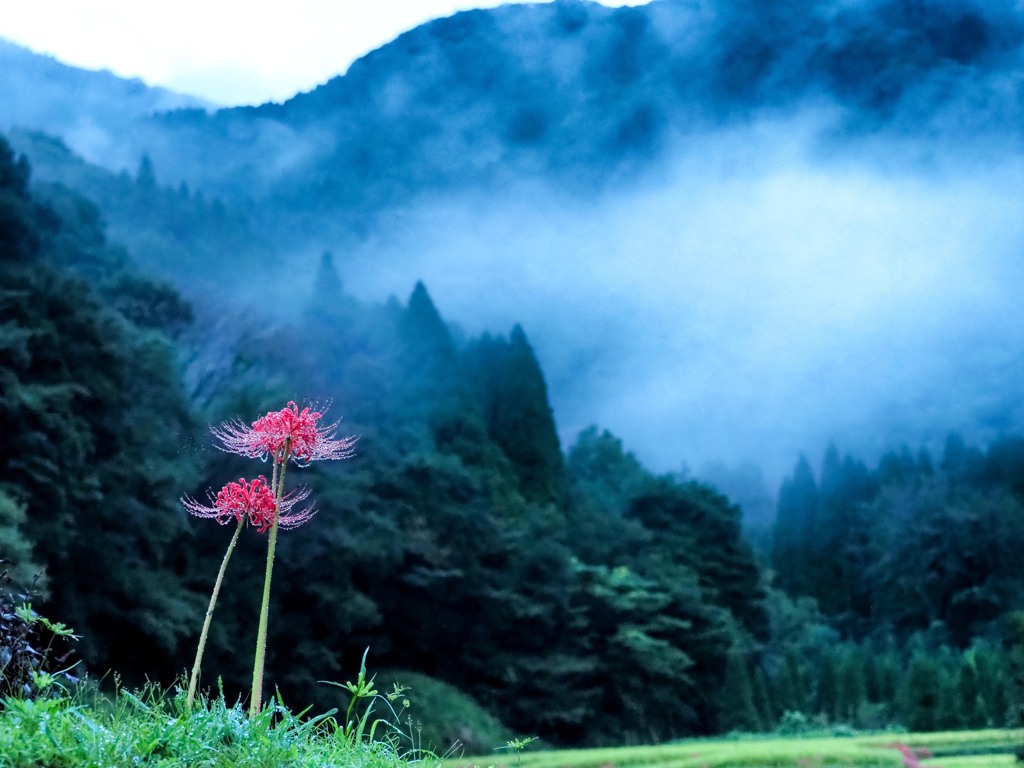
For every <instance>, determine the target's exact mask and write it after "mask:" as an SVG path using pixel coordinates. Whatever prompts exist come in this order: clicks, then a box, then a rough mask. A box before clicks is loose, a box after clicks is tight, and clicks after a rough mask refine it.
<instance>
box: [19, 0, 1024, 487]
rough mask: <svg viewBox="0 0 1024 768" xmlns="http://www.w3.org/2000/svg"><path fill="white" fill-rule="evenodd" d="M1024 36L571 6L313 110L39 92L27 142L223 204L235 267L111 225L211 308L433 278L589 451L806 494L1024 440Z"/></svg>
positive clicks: (390, 58) (944, 10) (962, 26)
mask: <svg viewBox="0 0 1024 768" xmlns="http://www.w3.org/2000/svg"><path fill="white" fill-rule="evenodd" d="M1020 32H1021V19H1020V16H1019V13H1018V12H1017V11H1015V10H1014V9H1013V8H1012V6H1011V5H1009V4H987V5H985V6H980V5H974V4H971V3H966V2H944V3H912V2H902V3H901V2H889V3H874V2H870V3H837V4H832V3H813V2H796V3H789V4H786V5H784V6H779V7H778V8H775V9H773V10H772V11H771V12H766V11H764V9H757V10H755V9H754V7H753V6H749V7H748V6H747V5H746V4H744V3H731V4H730V3H714V4H712V3H693V2H676V1H674V0H657V1H656V2H654V3H652V4H650V5H649V6H645V7H639V8H621V9H616V10H611V9H607V8H603V7H601V6H598V5H596V4H591V3H584V2H563V1H561V0H560V1H559V2H556V3H552V4H549V5H536V6H505V7H501V8H497V9H493V10H488V11H472V12H466V13H460V14H457V15H455V16H453V17H451V18H447V19H440V20H437V21H435V22H431V23H430V24H427V25H424V26H423V27H420V28H417V29H415V30H412V31H411V32H409V33H406V34H404V35H402V36H401V37H399V38H398V39H397V40H395V41H394V42H393V43H391V44H389V45H386V46H384V47H382V48H381V49H379V50H377V51H374V52H372V53H371V54H369V55H368V56H366V57H365V58H364V59H362V60H360V61H358V62H356V63H355V64H353V66H352V67H351V69H350V70H349V72H347V73H346V74H345V75H344V76H341V77H338V78H335V79H334V80H331V81H330V82H328V83H327V84H325V85H323V86H321V87H320V88H318V89H316V90H314V91H312V92H310V93H306V94H299V95H297V96H296V97H295V98H293V99H291V100H289V101H287V102H285V103H283V104H268V105H265V106H262V107H257V108H240V109H224V110H219V111H216V110H212V109H211V110H207V109H202V108H200V109H189V110H184V111H166V110H165V109H163V110H161V111H156V110H157V109H158V107H159V106H160V103H159V102H157V103H154V102H153V100H152V99H151V98H147V94H146V93H142V94H140V95H136V96H135V97H132V98H134V99H135V100H136V101H138V100H139V99H143V98H147V100H146V101H145V105H146V107H145V109H142V108H139V107H131V108H129V107H128V104H129V103H132V98H129V99H125V98H124V96H123V94H121V93H119V92H117V91H116V90H115V91H112V92H111V95H110V96H109V98H110V99H111V100H114V101H116V102H117V103H122V102H123V103H124V104H125V105H126V107H125V108H126V111H125V113H124V114H125V115H126V117H125V118H124V120H127V121H128V122H129V123H130V127H127V128H126V127H124V125H123V124H117V123H114V122H109V118H107V119H108V123H107V125H108V127H107V128H106V131H107V133H106V134H104V132H103V131H104V128H103V125H102V120H103V119H104V118H103V115H107V114H108V113H109V109H108V110H106V111H93V112H90V110H93V109H94V108H93V107H92V106H90V103H91V102H90V103H86V104H83V103H81V102H76V101H75V100H74V97H73V92H74V88H73V87H72V86H71V85H70V84H69V85H68V87H67V90H66V91H61V90H60V89H59V88H58V89H56V90H54V89H53V88H52V86H51V87H50V89H48V90H47V91H45V92H42V91H38V90H36V91H32V90H25V89H24V88H23V89H22V90H18V89H17V88H15V87H14V86H13V85H12V83H14V82H16V81H15V80H14V79H12V78H13V77H14V76H15V75H16V74H17V75H18V77H20V78H21V80H19V81H18V82H26V81H30V80H31V77H30V76H29V75H28V74H24V73H22V74H18V73H19V72H21V70H19V69H18V67H17V66H12V67H11V68H9V69H8V70H7V71H8V73H9V74H8V76H7V77H6V78H4V79H3V80H4V81H5V82H4V83H0V89H4V96H5V99H4V103H5V107H4V108H3V109H0V124H2V125H4V126H5V127H7V128H8V129H13V128H18V129H26V128H28V129H35V130H42V131H44V132H49V133H52V134H54V135H56V136H59V137H60V139H61V140H62V141H63V142H65V144H66V145H67V146H68V147H70V149H71V150H72V151H73V152H74V153H78V154H80V155H81V156H83V157H84V158H86V159H87V160H88V161H89V162H90V163H91V164H92V165H89V166H83V165H81V164H77V165H76V164H75V161H70V160H68V158H67V157H64V158H58V159H56V160H55V159H54V158H53V152H52V150H51V151H50V152H49V153H48V152H46V151H43V147H44V142H41V140H40V138H39V137H38V135H33V138H31V139H30V138H29V137H28V136H27V135H26V134H25V133H24V132H22V133H20V134H19V133H17V132H15V134H14V136H13V139H14V143H15V146H16V147H18V148H19V149H20V150H21V151H25V152H26V153H27V154H28V156H29V158H30V160H32V161H33V163H34V167H35V169H36V176H37V178H39V179H43V180H45V179H47V178H50V179H55V180H60V181H62V182H63V183H66V184H71V185H74V184H75V183H79V184H85V186H86V192H87V194H88V186H89V185H90V184H91V185H92V187H93V190H94V191H95V190H96V189H99V188H104V184H106V185H107V187H109V185H110V184H111V183H112V182H110V181H109V180H108V181H106V182H105V181H103V180H102V179H101V174H102V172H103V170H102V169H106V171H109V172H110V173H113V174H116V173H121V174H122V178H123V174H124V172H125V171H126V170H127V172H128V173H129V174H131V175H132V176H134V174H135V173H136V171H137V168H138V164H139V162H140V159H141V158H142V157H143V156H146V157H148V158H150V159H151V162H152V170H153V173H154V174H155V183H157V184H158V185H160V186H161V187H164V186H165V185H166V187H167V188H168V189H169V190H173V189H179V191H180V190H181V188H182V187H181V185H187V191H186V192H185V193H184V194H185V195H186V196H188V195H192V196H193V197H194V196H195V195H196V194H200V195H202V196H204V201H205V202H204V205H209V203H210V201H215V202H216V205H218V206H221V207H220V211H221V213H220V214H218V215H220V216H221V218H222V219H223V217H224V216H225V215H226V216H227V217H228V218H229V219H231V220H232V221H233V224H232V226H233V227H234V230H233V231H234V234H233V235H232V238H233V240H231V242H232V244H233V245H232V247H231V248H230V249H224V248H221V249H211V254H208V255H204V256H203V257H201V258H196V257H195V254H196V253H198V252H199V250H197V249H201V248H202V247H203V246H202V245H200V246H195V245H194V244H192V245H190V244H189V243H188V236H187V235H182V234H180V233H178V234H174V235H173V237H176V238H177V239H178V240H179V241H182V242H184V246H183V248H184V251H186V252H189V253H191V254H192V258H193V260H194V262H195V263H193V262H191V261H190V257H189V253H182V254H181V255H180V257H179V258H174V259H173V261H172V260H171V259H170V257H169V255H168V254H167V253H166V251H165V252H163V253H161V249H159V248H153V247H152V245H150V248H149V251H150V253H149V254H147V253H146V250H147V247H146V242H145V239H143V241H142V242H140V241H139V238H138V236H137V234H133V233H137V230H138V226H137V224H138V216H135V217H134V218H131V219H130V220H128V219H125V216H126V214H125V209H126V207H127V206H125V205H117V204H111V205H106V206H104V205H101V208H102V210H103V215H104V216H105V217H106V218H107V220H108V221H109V222H110V225H111V229H112V232H113V233H114V234H115V235H117V236H118V237H121V238H122V239H125V240H126V242H129V244H130V245H133V246H134V247H132V248H131V250H132V251H133V256H134V257H135V258H136V259H138V260H139V262H140V263H141V264H142V265H143V266H144V267H146V268H153V269H154V270H155V271H156V272H157V273H160V274H163V275H165V276H167V277H169V278H171V279H173V280H174V282H175V283H176V284H178V285H179V286H181V287H182V288H183V289H184V290H185V293H186V295H188V294H189V292H190V291H193V292H194V291H196V290H198V289H199V287H200V286H202V284H203V282H204V281H207V282H208V285H209V289H212V290H214V291H215V292H216V290H217V288H216V286H217V285H218V284H219V281H223V280H225V279H227V276H228V275H231V276H232V277H231V281H232V286H233V287H232V291H231V295H232V299H233V300H237V301H249V302H253V303H256V304H259V305H261V306H263V307H268V306H273V307H287V306H289V305H290V303H291V302H290V301H289V296H288V295H287V293H291V294H294V293H295V292H296V291H300V290H305V287H306V286H308V285H310V283H311V281H312V280H313V276H314V274H315V270H316V265H317V264H318V263H319V258H320V255H321V254H322V253H323V252H324V251H330V252H331V253H332V254H333V255H334V257H335V261H336V264H337V266H338V269H339V273H340V276H341V279H342V281H343V284H344V286H345V289H346V290H347V291H348V292H350V293H351V294H352V295H354V296H356V297H358V298H360V299H365V300H369V301H383V300H386V299H387V297H388V296H391V295H395V296H399V297H402V296H406V295H408V293H409V292H410V291H411V289H412V286H413V284H414V283H415V282H416V281H417V280H422V281H424V283H425V284H426V285H427V287H428V289H429V290H430V292H431V295H432V296H433V298H434V299H435V301H436V303H437V305H438V308H439V309H440V311H441V313H442V315H443V316H444V318H445V320H446V321H448V322H451V323H454V324H455V325H456V326H458V327H460V328H461V329H463V331H464V332H465V333H468V334H471V335H477V334H480V333H483V332H489V333H506V332H507V331H508V329H510V328H511V327H512V326H513V325H514V324H516V323H520V324H522V326H523V327H524V328H525V329H526V331H527V333H528V335H529V338H530V340H531V343H532V344H533V346H534V347H535V349H536V351H537V354H538V357H539V359H540V361H541V364H542V367H543V370H544V372H545V376H546V379H547V382H548V387H549V391H550V396H551V400H552V405H553V407H554V410H555V416H556V419H557V423H558V425H559V431H560V434H561V436H562V440H563V443H564V444H566V445H570V444H571V443H572V441H573V440H574V438H575V435H576V434H577V433H578V432H579V431H580V430H581V429H583V428H584V427H586V426H587V425H589V424H592V423H597V424H600V425H602V426H604V427H607V428H609V429H610V430H611V431H612V432H614V433H615V434H617V435H619V436H621V437H622V438H623V439H624V441H625V443H626V444H627V446H628V447H629V448H630V450H633V451H635V452H636V454H637V455H638V456H639V457H640V458H641V459H642V460H643V461H644V462H645V463H646V464H648V465H649V466H651V467H652V468H654V469H656V470H658V471H669V470H673V471H674V470H680V469H682V468H683V467H684V466H685V467H688V468H689V470H691V471H698V472H699V471H700V469H701V467H702V466H704V465H705V464H706V463H708V462H716V461H724V462H726V463H727V464H739V463H741V462H742V461H744V460H751V461H753V462H755V463H756V464H758V465H760V466H762V467H763V468H764V470H765V472H766V473H767V475H768V476H769V478H770V482H771V483H772V484H777V481H778V478H779V477H780V476H781V474H783V473H784V472H786V471H788V469H789V468H791V467H792V465H793V463H794V462H795V460H796V457H797V456H798V455H799V453H800V452H802V451H804V452H808V454H809V455H811V456H813V457H817V456H820V455H821V453H822V452H823V450H824V448H825V446H826V444H827V443H828V442H829V441H830V440H831V441H836V442H837V443H839V444H840V445H841V446H843V448H844V449H846V450H850V451H853V452H856V453H860V454H862V455H865V456H868V457H877V456H878V455H879V454H880V453H881V452H882V451H885V450H887V449H889V448H892V447H893V446H895V445H899V444H901V443H905V444H909V445H911V446H914V447H915V448H916V447H918V446H922V445H924V446H928V447H930V448H932V449H935V448H937V447H939V446H940V445H941V442H942V440H943V439H944V437H945V435H946V434H947V433H948V432H950V431H960V432H962V433H963V434H965V435H966V436H968V437H969V438H971V439H975V440H980V441H986V440H989V439H992V438H993V437H995V436H998V435H999V434H1002V433H1005V432H1011V431H1014V430H1016V429H1019V428H1021V426H1022V424H1021V419H1022V414H1021V412H1020V408H1019V406H1018V405H1017V399H1018V398H1017V397H1016V393H1017V392H1019V391H1020V384H1021V383H1022V382H1021V377H1022V375H1024V374H1022V369H1021V366H1020V364H1019V362H1018V360H1019V357H1020V352H1021V345H1022V342H1024V338H1022V336H1021V330H1022V329H1021V325H1022V322H1024V320H1022V318H1021V314H1020V312H1019V311H1018V310H1017V306H1016V297H1015V292H1016V291H1015V286H1016V285H1019V284H1020V282H1019V281H1020V277H1021V275H1020V271H1021V268H1020V267H1019V266H1018V265H1019V263H1020V260H1019V258H1018V256H1017V254H1018V251H1019V249H1020V246H1021V243H1022V238H1021V235H1022V232H1021V224H1020V222H1021V212H1022V203H1024V200H1022V193H1021V192H1020V190H1021V189H1022V188H1024V187H1022V185H1021V181H1022V178H1021V174H1022V169H1024V165H1022V155H1021V152H1020V147H1019V143H1020V142H1019V128H1017V118H1018V116H1019V115H1020V114H1021V108H1020V104H1019V96H1018V95H1017V94H1018V91H1017V89H1016V86H1015V85H1014V84H1015V83H1016V82H1017V80H1018V79H1019V77H1020V75H1021V69H1020V53H1021V51H1020V40H1021V34H1020ZM12 61H15V60H14V59H12ZM33 66H35V65H33V64H32V63H31V62H29V63H26V64H25V65H24V66H23V70H24V72H30V71H32V67H33ZM40 66H41V65H40ZM48 66H50V67H51V68H52V66H53V65H52V64H49V65H48ZM32 93H35V94H42V95H40V96H39V98H40V99H42V100H46V101H48V103H50V104H51V107H50V108H48V109H43V108H41V107H40V106H39V105H38V104H36V105H35V106H34V108H33V109H29V108H28V105H30V104H32V96H31V94H32ZM93 101H101V100H100V99H96V100H93ZM140 103H141V102H140ZM57 107H60V109H57ZM76 112H78V113H82V114H81V115H80V119H78V120H76V121H71V120H70V119H69V118H68V115H71V114H74V113H76ZM57 114H63V115H64V117H63V118H62V119H58V118H57V117H55V115H57ZM83 124H88V125H91V126H93V127H94V130H92V131H91V132H85V131H83V130H82V129H81V126H82V125H83ZM97 125H98V126H99V127H96V126H97ZM114 139H116V140H114ZM57 154H60V153H59V152H58V153H57ZM90 167H91V168H93V170H92V171H90V172H88V173H87V172H85V171H83V170H82V169H83V168H90ZM97 174H100V175H97ZM89 179H91V181H90V180H89ZM125 194H127V193H125ZM107 195H108V198H110V196H111V193H109V190H108V193H107ZM115 197H116V196H115ZM195 215H197V216H199V218H200V219H202V220H203V221H208V220H209V218H210V217H209V216H207V215H206V214H205V213H203V214H195ZM203 217H205V218H203ZM232 217H233V218H232ZM151 219H152V221H150V222H149V224H148V226H152V227H156V228H159V227H160V226H165V229H166V223H164V224H161V223H160V222H159V221H158V219H159V216H152V217H151ZM179 226H180V225H179ZM222 228H223V226H222ZM172 234H173V233H172ZM133 238H135V242H134V243H132V239H133ZM200 239H201V237H200ZM151 242H152V238H150V243H151ZM224 242H225V241H224V240H221V241H218V244H219V245H223V243H224ZM211 256H212V258H213V259H215V262H216V263H212V264H211ZM200 265H201V266H200ZM192 270H196V271H195V273H194V274H193V272H192ZM239 275H245V276H246V277H244V278H242V277H239ZM281 286H286V287H285V291H286V293H283V294H280V295H275V296H274V300H273V301H269V302H268V301H266V299H265V296H266V294H267V292H273V291H275V289H276V287H277V288H279V287H281ZM250 291H251V293H250ZM221 298H223V296H221ZM208 300H210V299H209V298H206V299H203V301H208ZM272 314H273V311H272Z"/></svg>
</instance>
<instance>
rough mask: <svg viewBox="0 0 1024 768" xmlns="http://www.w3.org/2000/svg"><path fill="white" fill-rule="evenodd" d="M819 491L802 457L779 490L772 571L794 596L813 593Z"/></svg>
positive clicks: (781, 586)
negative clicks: (814, 548) (813, 551)
mask: <svg viewBox="0 0 1024 768" xmlns="http://www.w3.org/2000/svg"><path fill="white" fill-rule="evenodd" d="M817 516H818V488H817V485H816V483H815V482H814V474H813V472H812V471H811V465H810V464H809V463H808V462H807V458H806V457H805V456H803V455H801V456H800V460H799V461H798V462H797V465H796V468H795V470H794V471H793V476H792V477H791V478H787V479H786V480H785V481H784V482H783V484H782V488H781V489H780V490H779V511H778V515H777V516H776V520H775V528H774V531H773V540H772V568H773V570H774V572H775V577H776V582H777V583H778V585H779V587H780V588H781V589H783V590H785V591H787V592H790V593H791V594H805V595H806V594H812V592H813V589H814V584H813V573H812V571H811V569H810V557H811V552H812V547H813V546H814V537H815V535H816V533H817V530H816V528H817V519H818V518H817Z"/></svg>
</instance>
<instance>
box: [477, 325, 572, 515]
mask: <svg viewBox="0 0 1024 768" xmlns="http://www.w3.org/2000/svg"><path fill="white" fill-rule="evenodd" d="M468 358H469V366H470V370H471V371H472V375H473V377H474V378H475V380H476V382H477V389H478V392H479V396H480V402H481V405H482V410H483V413H484V418H485V420H486V423H487V430H488V434H489V435H490V436H491V439H492V440H494V442H495V443H496V444H497V445H498V446H499V447H500V448H501V450H502V451H503V452H504V453H505V455H506V456H507V457H508V459H509V461H510V462H511V464H512V466H513V468H514V469H515V472H516V474H517V475H518V477H519V486H520V489H521V490H522V492H523V493H524V495H525V496H526V497H527V498H528V499H530V500H532V501H538V502H541V503H561V502H563V501H564V499H565V493H566V490H567V488H566V475H565V460H564V458H563V456H562V449H561V445H560V443H559V440H558V433H557V431H556V429H555V420H554V415H553V414H552V411H551V406H550V404H549V403H548V396H547V386H546V384H545V383H544V376H543V374H542V373H541V369H540V365H539V363H538V362H537V358H536V357H535V356H534V353H533V349H532V348H531V347H530V343H529V341H527V339H526V334H525V333H524V332H523V329H522V328H520V327H519V326H518V325H517V326H516V327H515V328H513V329H512V333H511V334H510V336H509V339H508V340H507V341H506V340H504V339H495V338H491V337H488V336H485V337H483V338H482V339H481V340H480V341H479V342H478V343H477V344H476V345H474V346H473V347H471V349H470V350H469V352H468Z"/></svg>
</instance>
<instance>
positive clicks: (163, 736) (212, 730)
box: [0, 686, 1024, 768]
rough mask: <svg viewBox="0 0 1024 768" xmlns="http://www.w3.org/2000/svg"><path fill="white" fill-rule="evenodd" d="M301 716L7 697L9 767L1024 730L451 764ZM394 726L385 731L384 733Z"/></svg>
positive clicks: (652, 767)
mask: <svg viewBox="0 0 1024 768" xmlns="http://www.w3.org/2000/svg"><path fill="white" fill-rule="evenodd" d="M304 715H305V713H298V714H294V713H292V712H290V711H289V710H288V709H287V708H286V707H284V706H283V704H281V703H280V702H276V703H274V704H272V705H269V706H267V707H266V708H265V709H264V710H263V712H261V713H260V714H259V715H258V716H257V717H255V718H252V719H250V718H249V717H248V715H247V712H246V710H245V709H244V708H243V707H242V705H241V703H236V704H234V705H231V704H228V703H227V702H226V701H225V700H224V699H223V697H214V698H202V697H201V698H200V700H199V703H198V704H197V705H196V706H195V707H194V709H193V711H192V712H189V711H188V709H187V706H186V704H185V696H184V694H183V693H182V692H180V691H178V692H176V693H173V694H171V693H166V692H164V691H162V689H159V688H157V687H155V686H152V687H147V688H145V689H143V690H142V691H136V692H132V691H127V690H123V689H122V690H119V691H118V692H117V693H116V694H114V695H112V696H106V695H100V694H96V693H92V694H85V693H81V694H76V695H74V696H66V697H56V698H42V699H38V700H35V701H25V700H20V699H5V700H4V701H3V709H2V710H0V768H93V767H95V768H101V767H102V768H109V767H111V766H155V767H157V768H178V767H179V766H180V768H186V766H187V767H188V768H229V766H230V767H231V768H235V767H236V766H237V767H240V768H248V767H251V768H263V767H264V766H265V767H266V768H410V763H420V764H422V765H424V766H426V768H456V766H496V767H503V768H830V767H835V768H858V767H860V766H865V767H874V766H877V767H879V768H901V766H902V765H903V762H902V759H901V757H900V755H899V753H898V752H897V751H896V750H895V749H894V748H893V745H894V744H896V743H897V742H898V743H901V744H906V745H908V746H910V747H912V748H915V749H920V748H922V747H927V748H928V749H929V750H930V751H931V753H932V755H934V757H932V758H928V759H925V760H924V761H923V764H924V765H925V766H941V768H1009V767H1010V766H1012V765H1014V764H1015V761H1014V757H1013V754H1012V750H1013V749H1014V748H1015V747H1016V746H1017V745H1019V744H1021V743H1024V731H1020V730H1018V731H1005V730H985V731H965V732H950V733H916V734H897V733H884V734H873V735H858V736H849V737H839V736H814V737H802V738H801V737H787V738H778V737H768V736H741V737H732V738H719V739H691V740H686V741H680V742H675V743H672V744H664V745H660V746H647V747H619V748H607V749H588V750H542V751H525V752H522V753H518V752H516V751H514V750H511V749H508V748H504V749H500V748H499V749H498V750H495V751H494V752H492V753H491V754H486V755H482V756H479V757H470V758H458V759H449V760H446V761H442V760H441V759H440V758H438V757H436V756H435V755H434V754H433V753H431V752H427V751H421V750H418V749H415V748H414V747H413V745H414V744H415V743H416V741H415V734H410V733H404V734H403V733H399V732H397V731H392V732H391V733H390V735H389V737H388V738H385V739H383V740H378V741H374V742H372V743H370V742H369V741H368V740H364V739H360V738H354V735H353V729H351V728H350V729H349V733H348V734H346V732H345V731H346V729H345V727H344V723H342V722H339V720H338V719H337V718H336V715H335V713H333V712H330V713H326V714H324V715H321V716H318V717H310V718H306V717H304ZM387 728H388V726H387V725H383V726H382V727H381V728H378V730H377V733H378V735H380V734H381V733H382V732H384V730H386V729H387Z"/></svg>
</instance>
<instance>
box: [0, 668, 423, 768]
mask: <svg viewBox="0 0 1024 768" xmlns="http://www.w3.org/2000/svg"><path fill="white" fill-rule="evenodd" d="M4 703H5V705H6V706H5V707H4V710H3V712H0V765H3V766H5V768H6V767H8V766H9V767H10V768H28V766H35V765H49V766H68V768H70V767H71V766H82V765H132V764H141V763H145V764H147V765H157V766H165V767H166V768H175V767H177V766H180V767H181V768H184V767H185V766H188V767H189V768H194V767H196V766H199V767H208V768H227V767H228V766H238V765H245V766H254V767H259V766H265V767H266V768H280V767H281V766H291V767H293V768H302V767H303V766H318V767H320V768H327V767H330V766H339V767H340V766H346V767H353V768H400V767H402V766H406V765H408V764H409V763H410V762H412V761H418V762H421V763H423V764H425V765H428V766H429V765H431V764H432V763H433V762H434V760H433V758H432V757H431V756H430V755H429V754H428V753H425V752H422V751H419V750H415V749H412V748H410V747H408V746H407V745H403V744H401V743H400V742H399V741H398V740H391V741H387V740H383V741H376V742H359V741H353V740H352V739H349V738H347V737H346V735H345V733H344V729H342V728H341V727H340V726H339V725H338V724H337V723H336V722H335V721H334V720H333V718H332V717H331V714H330V713H327V714H324V715H320V716H317V717H312V718H306V717H303V716H302V713H300V714H295V713H293V712H291V711H290V710H289V709H288V708H287V707H285V706H284V704H283V703H282V702H281V701H280V700H278V701H277V702H274V703H271V704H270V705H269V706H268V707H266V708H265V709H264V710H262V711H261V712H260V713H259V714H258V715H257V716H255V717H252V718H250V717H247V716H246V714H245V710H244V708H243V706H242V704H241V703H240V702H236V703H235V704H233V705H232V704H229V703H228V701H227V700H225V699H224V697H223V696H217V697H212V698H207V697H202V698H201V699H200V700H199V702H198V706H196V707H189V706H188V705H187V704H186V701H185V694H184V691H181V690H179V691H178V692H176V693H173V694H172V693H168V692H167V691H164V690H163V689H161V688H159V687H158V686H155V685H147V686H146V687H144V688H142V689H139V690H129V689H126V688H120V687H119V688H118V689H117V690H116V691H115V692H114V693H113V694H111V695H104V694H100V693H97V692H95V691H87V690H84V689H83V691H82V692H80V693H78V694H76V695H75V696H73V697H57V698H51V699H36V700H30V699H12V698H9V699H6V700H5V702H4Z"/></svg>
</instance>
